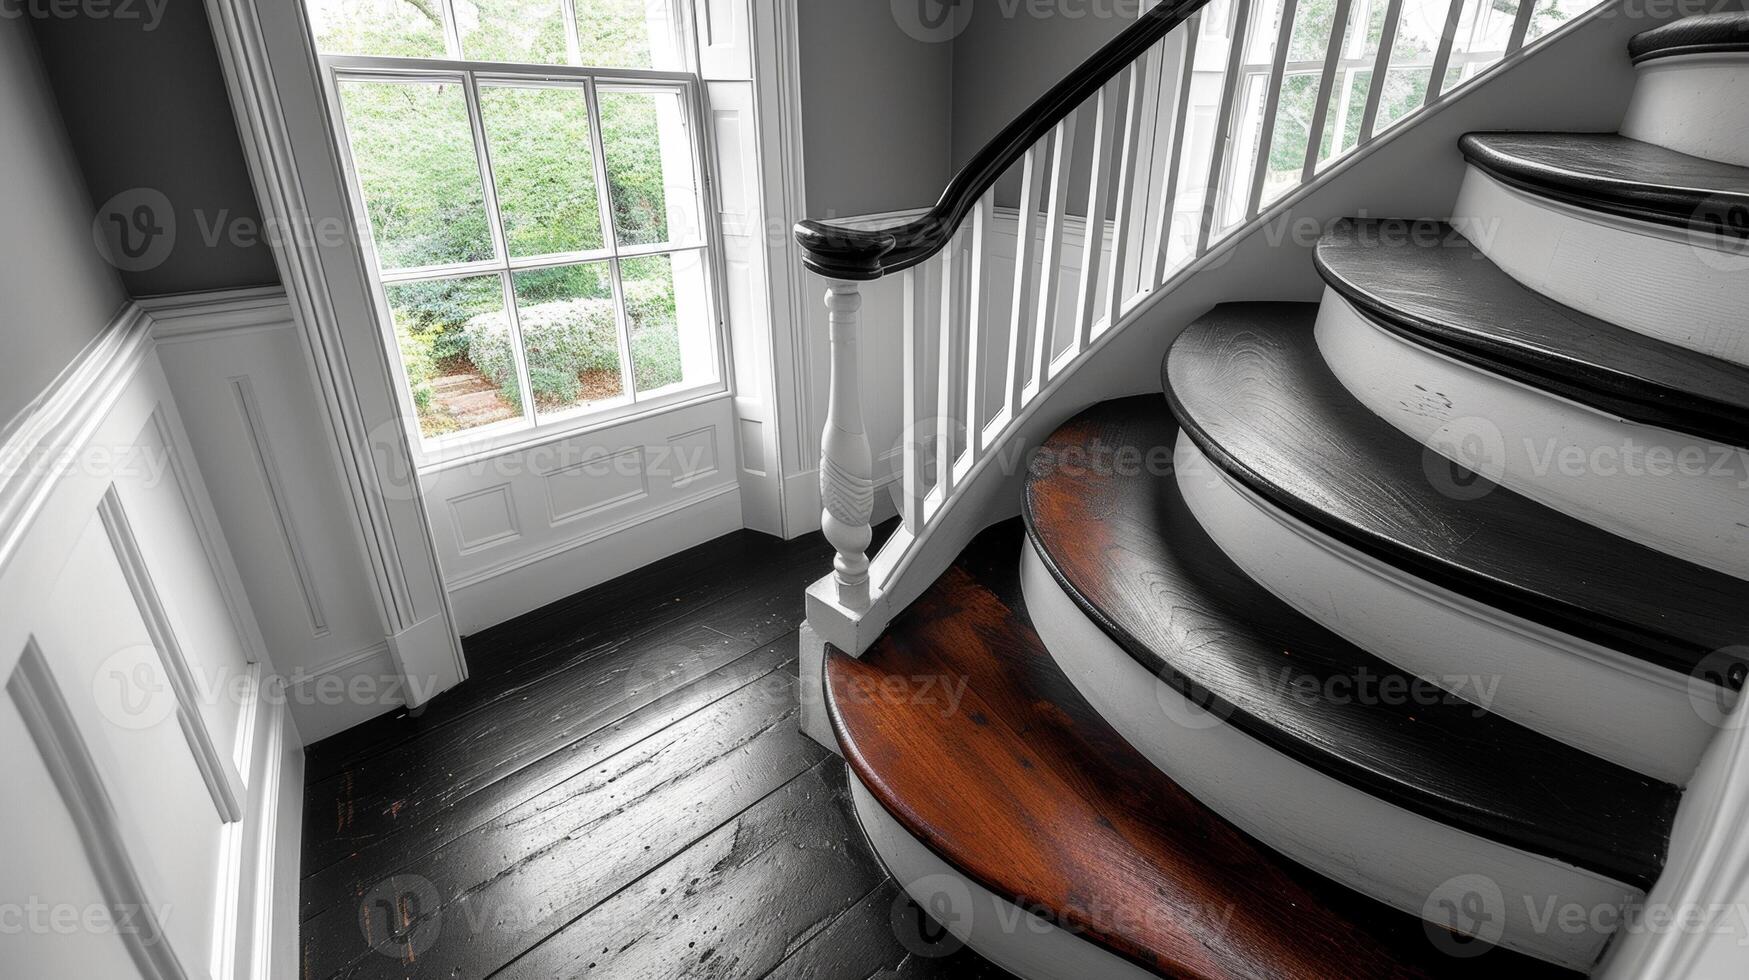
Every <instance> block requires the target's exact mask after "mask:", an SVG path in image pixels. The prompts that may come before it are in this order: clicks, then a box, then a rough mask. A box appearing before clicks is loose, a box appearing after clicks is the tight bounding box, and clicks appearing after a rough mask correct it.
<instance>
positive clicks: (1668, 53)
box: [1628, 10, 1749, 64]
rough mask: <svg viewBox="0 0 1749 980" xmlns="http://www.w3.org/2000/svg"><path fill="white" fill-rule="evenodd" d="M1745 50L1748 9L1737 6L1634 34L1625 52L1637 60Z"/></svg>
mask: <svg viewBox="0 0 1749 980" xmlns="http://www.w3.org/2000/svg"><path fill="white" fill-rule="evenodd" d="M1721 51H1749V13H1745V12H1743V11H1740V10H1732V11H1726V12H1724V13H1717V14H1701V15H1699V16H1695V17H1684V18H1682V19H1681V20H1677V21H1671V22H1670V23H1668V24H1665V25H1663V26H1661V27H1654V28H1652V29H1651V30H1649V31H1645V32H1643V33H1640V34H1636V35H1634V37H1633V40H1631V41H1629V42H1628V54H1630V55H1632V56H1633V59H1634V63H1635V64H1639V63H1641V62H1643V61H1649V60H1651V59H1653V58H1669V57H1674V56H1676V55H1685V54H1714V53H1717V52H1721Z"/></svg>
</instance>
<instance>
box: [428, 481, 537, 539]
mask: <svg viewBox="0 0 1749 980" xmlns="http://www.w3.org/2000/svg"><path fill="white" fill-rule="evenodd" d="M446 502H447V503H448V505H449V516H450V521H451V526H453V527H454V528H455V539H456V544H457V546H458V547H459V548H460V549H461V553H462V554H464V555H471V554H473V553H474V552H477V551H484V550H485V549H487V548H490V547H492V546H493V545H499V544H503V543H504V542H506V541H514V540H516V539H517V538H520V537H522V528H521V526H520V525H518V524H517V522H516V504H515V502H514V501H512V500H511V499H510V487H509V485H508V484H499V485H498V486H495V487H487V488H486V489H484V490H475V491H474V492H472V493H466V494H462V495H461V496H459V497H451V498H449V500H448V501H446Z"/></svg>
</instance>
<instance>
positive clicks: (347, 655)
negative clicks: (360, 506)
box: [142, 289, 419, 742]
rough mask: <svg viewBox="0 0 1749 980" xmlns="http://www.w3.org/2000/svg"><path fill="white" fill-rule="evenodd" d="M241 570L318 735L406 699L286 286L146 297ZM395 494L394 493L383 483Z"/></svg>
mask: <svg viewBox="0 0 1749 980" xmlns="http://www.w3.org/2000/svg"><path fill="white" fill-rule="evenodd" d="M142 305H144V306H146V307H147V308H148V309H149V310H150V312H151V316H152V320H153V330H152V333H153V337H154V339H155V340H156V343H157V348H158V356H159V358H160V359H161V360H162V362H163V365H164V371H165V373H166V374H167V375H168V376H169V379H170V387H171V390H172V391H173V392H174V393H175V398H176V403H177V405H178V406H180V407H181V409H182V416H183V418H184V419H185V421H186V424H187V427H188V438H189V440H190V442H191V443H192V445H193V447H194V453H195V456H196V457H197V458H198V459H200V461H201V466H202V470H203V472H204V474H205V476H206V479H207V485H208V487H209V488H210V489H211V491H212V496H213V501H214V506H215V509H216V511H217V513H218V517H219V521H220V523H221V524H222V525H223V527H224V529H225V532H226V534H227V536H228V537H229V539H230V542H231V546H232V548H233V549H234V554H235V556H236V562H237V566H238V571H239V573H240V578H241V580H242V582H243V584H244V586H245V588H246V589H247V592H248V595H249V598H250V600H251V601H252V602H253V605H254V608H255V614H256V617H257V618H258V620H259V622H260V624H261V632H262V634H263V635H264V636H265V638H266V643H267V648H268V649H269V650H271V651H272V652H273V657H274V662H275V663H276V664H277V665H278V667H279V669H280V672H281V673H282V674H283V675H284V676H285V677H286V680H287V683H288V685H289V688H288V693H289V702H290V706H291V711H292V714H293V717H294V718H295V719H296V720H297V724H298V729H299V731H301V732H302V733H303V736H304V738H305V739H306V740H307V741H310V742H314V741H317V740H319V739H321V738H324V737H326V736H328V735H332V734H333V733H335V732H338V731H341V730H343V729H346V728H350V727H351V726H353V725H356V724H358V723H359V722H362V721H365V720H367V719H369V718H371V717H373V716H375V715H377V714H381V713H382V712H384V711H389V710H393V709H395V708H397V707H399V706H401V705H402V704H403V703H405V702H406V700H407V698H406V695H405V691H404V690H403V684H405V683H418V682H419V681H418V679H417V678H414V679H412V680H405V679H403V677H402V674H401V671H400V668H399V667H398V666H397V664H396V663H395V659H394V656H393V654H392V652H391V651H390V648H389V643H388V640H387V638H386V637H385V636H384V625H383V622H382V618H381V615H380V614H379V612H378V609H377V606H376V603H375V602H374V601H373V599H372V591H371V588H372V587H371V583H370V580H369V577H368V575H369V573H368V570H367V567H366V565H365V562H364V559H363V556H362V554H361V552H360V546H359V543H358V540H357V537H356V535H355V534H354V533H353V530H352V527H351V525H350V523H349V522H348V521H346V520H343V519H341V518H340V517H339V516H338V515H341V514H344V513H346V511H345V510H344V508H345V507H347V506H348V503H347V499H346V490H345V486H344V484H343V483H342V482H341V478H340V470H339V467H338V464H337V463H336V461H335V455H334V449H333V447H332V445H331V441H330V439H329V436H328V432H329V430H328V427H327V423H326V421H325V420H324V419H323V417H322V412H321V401H320V398H319V396H318V394H317V392H316V388H315V379H314V376H313V372H312V371H311V369H310V367H309V362H308V356H307V355H306V353H305V351H304V346H303V344H304V342H303V339H302V337H301V336H300V335H299V332H298V327H297V323H296V321H295V320H293V318H292V312H291V307H290V306H289V305H288V304H287V302H286V297H285V293H284V292H283V291H281V290H278V289H249V290H237V291H230V292H220V293H207V294H200V295H194V296H180V297H165V298H159V299H153V300H148V301H145V303H144V304H142ZM390 489H391V491H392V489H393V488H390Z"/></svg>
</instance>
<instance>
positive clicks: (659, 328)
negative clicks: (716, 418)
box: [620, 251, 716, 395]
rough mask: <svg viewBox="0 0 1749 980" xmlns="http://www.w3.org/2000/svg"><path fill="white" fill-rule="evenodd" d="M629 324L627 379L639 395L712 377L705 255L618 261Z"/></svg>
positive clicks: (680, 255) (713, 377)
mask: <svg viewBox="0 0 1749 980" xmlns="http://www.w3.org/2000/svg"><path fill="white" fill-rule="evenodd" d="M620 278H621V280H622V281H623V283H624V286H625V297H626V318H627V320H628V321H630V325H631V327H630V329H631V347H632V375H633V381H634V383H635V384H636V385H637V390H638V393H639V395H647V394H649V393H650V392H652V391H654V390H656V389H658V388H666V387H668V386H669V385H675V384H680V383H682V382H685V383H686V384H688V385H696V384H703V383H706V382H709V381H712V380H714V379H715V378H716V367H715V357H714V355H713V353H712V349H711V337H710V331H711V323H712V322H713V318H712V317H711V315H710V308H709V297H708V295H707V293H706V291H705V274H704V253H703V252H702V251H689V252H678V253H674V254H669V255H648V256H643V257H641V258H635V259H625V260H622V261H621V262H620Z"/></svg>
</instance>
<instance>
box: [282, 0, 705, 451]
mask: <svg viewBox="0 0 1749 980" xmlns="http://www.w3.org/2000/svg"><path fill="white" fill-rule="evenodd" d="M296 2H300V3H303V2H306V0H296ZM668 6H669V21H670V26H671V28H673V29H674V31H675V34H676V37H675V38H674V45H675V49H676V50H677V51H679V52H680V53H681V57H682V59H683V60H684V61H685V62H686V63H688V64H690V65H692V66H694V67H695V68H696V67H697V55H696V53H695V52H694V51H693V49H692V45H691V39H690V32H688V31H686V30H684V29H682V27H681V25H682V24H685V23H688V22H689V21H690V7H691V5H690V3H687V2H684V0H670V2H669V5H668ZM441 7H442V11H443V17H444V30H443V36H444V43H445V46H446V49H447V51H448V53H449V55H450V57H446V58H414V57H400V56H389V55H350V54H324V53H321V52H320V51H319V50H318V51H317V52H316V62H317V64H316V70H317V74H318V77H319V79H320V82H321V87H322V94H323V99H324V101H325V103H326V108H327V118H328V121H329V125H328V127H327V128H328V131H329V133H328V135H329V138H330V140H331V141H332V146H333V149H334V151H335V155H336V157H337V158H338V161H339V165H340V171H341V176H342V180H343V183H344V184H345V191H346V195H347V198H348V201H349V203H350V205H351V208H352V211H353V214H354V215H356V216H357V217H358V229H357V233H358V243H359V251H360V253H361V255H362V257H363V258H364V260H365V261H364V266H365V272H366V275H367V277H368V279H369V285H370V289H371V296H370V300H371V302H372V305H373V307H374V312H375V315H376V320H377V324H376V326H377V332H378V334H379V335H380V337H381V341H382V343H383V345H384V350H385V352H386V354H387V357H388V361H389V367H390V371H391V372H392V374H393V376H394V381H395V387H396V389H397V390H396V397H397V400H398V404H399V405H400V408H401V412H402V418H403V421H404V423H405V427H406V430H407V439H408V443H409V446H410V448H411V449H412V452H413V455H414V457H415V463H416V465H417V466H418V467H419V468H420V469H421V470H426V469H431V468H434V467H438V466H445V465H451V464H454V463H456V462H457V461H461V460H467V459H473V458H482V457H490V456H497V455H502V454H505V453H510V452H515V451H517V450H521V449H526V448H529V447H532V446H538V445H542V444H545V443H549V442H553V441H556V440H559V439H565V438H570V437H574V436H577V435H581V434H584V433H587V432H590V431H594V430H596V429H600V428H604V427H606V426H610V425H614V424H618V423H622V422H625V421H628V420H631V419H634V418H639V417H643V416H646V415H650V414H654V413H656V412H660V411H665V410H668V409H672V408H676V407H679V406H682V405H689V404H693V403H696V402H700V401H706V400H709V399H713V398H718V397H722V396H724V395H726V394H728V393H729V376H730V371H729V365H728V364H727V363H726V357H725V340H724V329H725V322H726V320H725V315H724V311H723V287H722V283H721V280H720V271H721V270H720V261H719V260H720V256H721V254H722V243H721V241H720V229H719V228H718V227H717V222H716V220H715V216H716V214H717V208H716V206H715V194H716V189H715V181H714V180H713V179H712V174H713V173H714V170H713V163H714V160H713V157H714V154H713V153H712V148H711V147H710V145H709V144H710V139H711V133H710V130H709V129H708V127H707V122H706V120H707V119H708V110H707V107H706V106H705V98H704V91H703V83H702V82H701V80H700V76H699V74H698V73H697V72H696V71H672V70H656V69H642V68H603V67H593V66H583V65H577V64H570V65H547V64H523V63H513V62H494V61H470V60H467V59H464V58H460V57H457V55H458V53H459V51H458V49H459V44H460V42H459V39H458V35H457V30H456V18H455V14H454V9H453V0H441ZM563 11H564V17H565V23H566V27H567V38H568V40H567V44H568V47H569V49H570V56H571V58H572V60H576V57H577V37H576V29H577V28H576V16H575V7H574V0H563ZM342 81H388V82H409V83H413V82H444V83H449V84H459V85H461V86H462V88H463V92H464V94H465V98H466V102H467V112H468V120H469V124H470V126H471V128H472V138H473V141H474V149H475V154H476V158H477V161H478V162H477V166H478V169H479V173H480V178H481V181H482V185H483V193H484V198H485V208H486V211H487V221H488V228H489V230H490V232H491V236H492V246H493V252H494V254H493V257H492V258H490V259H485V260H481V261H478V262H466V263H456V264H450V265H442V266H425V267H419V268H410V269H394V270H388V271H385V270H384V269H383V268H382V263H381V262H380V261H379V259H378V257H377V249H376V243H375V232H374V229H372V228H371V227H370V222H369V220H368V217H367V215H368V214H369V211H368V209H367V206H366V202H365V198H364V193H363V187H362V184H361V183H360V181H359V178H358V174H357V172H356V168H355V166H354V162H353V156H352V150H351V146H350V143H349V139H350V137H349V134H348V133H347V131H346V124H345V121H344V120H345V111H344V105H343V103H342V100H341V97H340V89H339V85H340V83H341V82H342ZM482 84H486V85H492V84H509V85H515V86H521V87H536V86H554V87H566V88H578V89H581V90H583V91H584V93H585V97H586V99H587V104H588V111H589V116H590V120H589V134H590V140H591V142H592V144H593V145H592V147H591V154H592V156H593V158H594V161H593V162H594V167H595V171H596V175H595V176H596V183H597V197H598V206H599V208H600V213H601V222H602V237H603V242H604V247H603V248H601V249H596V250H591V251H586V252H572V253H565V254H562V255H542V256H538V257H534V258H514V257H511V255H510V251H509V247H508V243H507V242H506V241H505V240H504V235H503V216H502V213H501V212H500V211H499V210H498V204H497V188H496V185H495V181H494V175H493V172H492V166H491V159H490V148H489V146H488V144H487V142H486V138H485V132H484V129H483V126H482V120H481V114H480V103H479V89H480V86H481V85H482ZM602 89H607V90H609V91H625V90H636V89H647V90H650V91H653V92H665V93H666V92H672V93H676V94H678V96H679V99H680V104H681V109H682V112H683V114H684V118H685V122H686V125H687V126H688V128H689V129H690V138H691V147H690V149H691V153H692V166H693V174H694V186H695V193H696V200H695V202H694V204H693V207H694V209H695V213H696V214H697V215H698V229H697V237H696V239H695V240H692V241H687V242H684V243H682V242H675V241H669V242H665V243H661V244H658V245H649V246H621V245H619V244H618V242H617V235H616V232H615V228H614V225H613V214H612V202H611V200H610V199H609V196H608V189H607V180H606V170H605V168H606V165H607V161H606V157H605V153H604V145H603V141H602V133H601V128H600V109H599V92H600V91H601V90H602ZM687 252H692V253H695V254H697V255H698V256H699V258H700V264H701V266H702V276H703V279H704V288H705V309H706V310H707V312H708V315H709V317H710V323H709V324H708V328H709V329H708V330H706V331H705V333H706V335H707V336H708V338H709V342H710V345H711V349H710V352H709V356H708V359H707V363H708V364H709V365H710V366H711V369H712V377H711V378H710V379H708V380H705V381H701V382H696V383H693V384H686V383H685V382H684V381H683V382H681V383H679V384H675V385H669V386H666V387H664V388H660V389H656V390H655V391H654V392H653V393H649V394H642V393H639V392H638V391H637V389H636V383H635V377H634V375H635V366H634V365H633V364H632V361H631V348H630V324H629V323H628V322H627V316H626V305H625V299H624V295H623V292H622V289H621V277H620V270H619V263H620V261H621V260H622V259H634V258H640V257H645V256H650V255H679V254H682V253H687ZM588 262H606V263H608V264H609V266H610V270H611V280H612V283H613V291H614V306H615V316H616V319H617V325H618V334H619V346H620V374H621V394H619V395H617V396H615V397H613V398H610V399H604V400H601V401H597V402H592V403H589V404H586V405H581V406H577V407H575V408H571V409H567V410H564V411H561V412H557V413H549V414H547V415H546V416H544V417H543V416H541V415H540V414H538V413H537V412H536V410H535V405H534V399H533V395H532V392H531V391H530V383H529V372H528V368H527V365H526V363H525V353H524V350H523V346H522V335H521V329H520V317H519V313H518V311H517V309H516V303H515V295H514V290H513V284H512V276H513V274H514V273H515V272H517V271H522V270H524V269H538V268H551V267H555V266H565V265H577V264H582V263H588ZM480 275H497V276H499V277H500V281H501V284H502V287H503V290H504V303H505V307H504V309H505V316H506V318H507V320H508V322H509V329H510V335H511V348H512V354H513V356H514V358H515V361H516V370H517V376H518V383H519V385H520V386H521V389H522V390H521V395H522V397H521V401H522V414H521V415H520V416H517V417H515V418H510V419H504V420H501V421H499V422H493V423H489V424H487V425H482V426H477V427H475V428H472V429H466V430H462V431H458V432H453V433H447V434H445V435H441V436H436V437H427V436H425V435H424V433H423V432H422V431H421V429H420V427H419V418H418V412H417V410H416V409H415V407H414V405H413V396H412V389H411V386H410V385H409V384H408V382H407V374H406V367H405V365H404V364H402V362H401V355H400V348H399V344H398V342H397V340H396V337H395V328H394V319H393V316H392V315H391V313H390V309H389V304H388V296H387V292H386V290H385V287H386V286H390V285H396V284H401V283H407V282H426V281H432V280H437V279H449V278H457V277H462V276H480Z"/></svg>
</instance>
